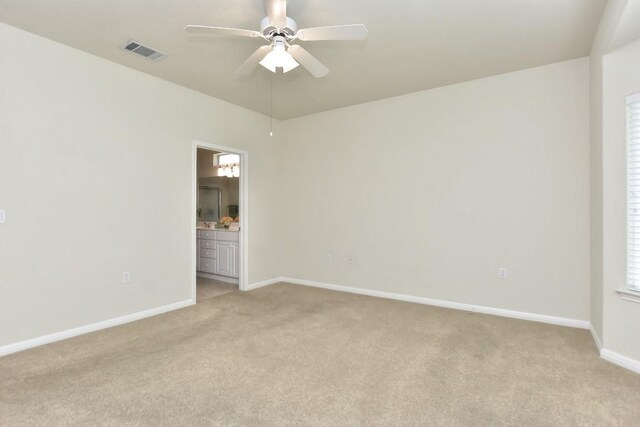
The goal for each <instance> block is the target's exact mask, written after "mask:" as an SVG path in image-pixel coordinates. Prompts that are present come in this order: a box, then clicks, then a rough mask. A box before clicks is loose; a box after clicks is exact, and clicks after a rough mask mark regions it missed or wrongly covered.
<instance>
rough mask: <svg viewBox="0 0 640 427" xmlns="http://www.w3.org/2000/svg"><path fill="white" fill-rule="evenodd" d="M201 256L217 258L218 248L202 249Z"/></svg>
mask: <svg viewBox="0 0 640 427" xmlns="http://www.w3.org/2000/svg"><path fill="white" fill-rule="evenodd" d="M200 258H209V259H215V258H216V250H215V249H201V250H200Z"/></svg>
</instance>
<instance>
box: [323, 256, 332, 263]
mask: <svg viewBox="0 0 640 427" xmlns="http://www.w3.org/2000/svg"><path fill="white" fill-rule="evenodd" d="M324 260H325V261H327V262H331V254H327V255H325V257H324Z"/></svg>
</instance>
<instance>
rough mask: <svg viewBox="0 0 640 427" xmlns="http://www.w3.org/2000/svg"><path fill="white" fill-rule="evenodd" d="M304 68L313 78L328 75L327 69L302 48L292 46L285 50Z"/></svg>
mask: <svg viewBox="0 0 640 427" xmlns="http://www.w3.org/2000/svg"><path fill="white" fill-rule="evenodd" d="M287 52H289V53H290V54H291V56H293V59H295V60H296V61H298V62H299V63H300V64H301V65H302V66H303V67H304V68H306V69H307V70H309V72H310V73H311V74H313V76H314V77H316V78H320V77H324V76H326V75H327V74H329V69H328V68H327V67H325V66H324V65H322V62H320V61H318V60H317V59H316V58H315V57H314V56H313V55H311V54H310V53H309V52H307V51H306V50H305V49H304V48H303V47H302V46H298V45H292V46H289V49H288V50H287Z"/></svg>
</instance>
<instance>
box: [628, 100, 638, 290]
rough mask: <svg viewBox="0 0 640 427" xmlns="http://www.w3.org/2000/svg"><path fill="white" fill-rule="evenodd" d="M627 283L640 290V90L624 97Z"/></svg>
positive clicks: (630, 286) (631, 287)
mask: <svg viewBox="0 0 640 427" xmlns="http://www.w3.org/2000/svg"><path fill="white" fill-rule="evenodd" d="M627 285H628V287H629V289H631V290H634V291H640V93H636V94H635V95H631V96H629V97H627Z"/></svg>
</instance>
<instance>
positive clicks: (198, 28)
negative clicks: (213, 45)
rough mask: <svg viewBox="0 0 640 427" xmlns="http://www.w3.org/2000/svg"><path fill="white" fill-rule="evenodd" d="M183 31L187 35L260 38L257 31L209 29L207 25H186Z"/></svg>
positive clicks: (222, 28)
mask: <svg viewBox="0 0 640 427" xmlns="http://www.w3.org/2000/svg"><path fill="white" fill-rule="evenodd" d="M184 30H185V31H186V32H188V33H201V34H212V35H215V36H229V37H262V34H261V33H260V32H259V31H253V30H241V29H239V28H224V27H210V26H208V25H187V26H186V27H184Z"/></svg>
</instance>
